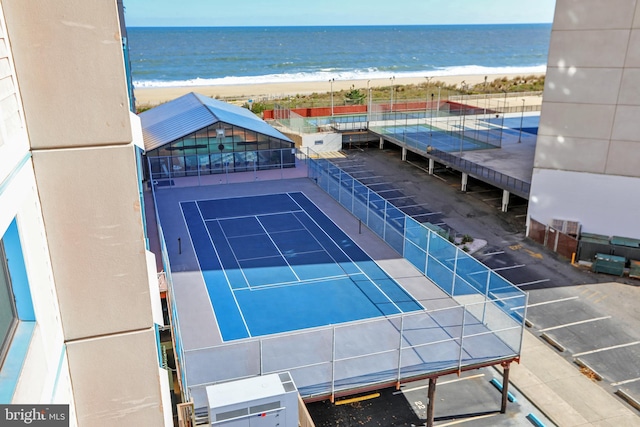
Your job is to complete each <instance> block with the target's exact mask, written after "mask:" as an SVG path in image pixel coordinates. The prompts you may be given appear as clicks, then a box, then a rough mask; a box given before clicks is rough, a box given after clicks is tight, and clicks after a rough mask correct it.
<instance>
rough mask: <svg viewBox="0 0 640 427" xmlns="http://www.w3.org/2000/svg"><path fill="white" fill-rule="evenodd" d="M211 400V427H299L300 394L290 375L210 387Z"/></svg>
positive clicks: (244, 380) (208, 396) (209, 395)
mask: <svg viewBox="0 0 640 427" xmlns="http://www.w3.org/2000/svg"><path fill="white" fill-rule="evenodd" d="M207 400H208V403H209V425H211V426H216V427H297V426H298V390H297V388H296V386H295V384H294V383H293V380H292V379H291V375H289V373H288V372H283V373H280V374H270V375H265V376H261V377H254V378H247V379H243V380H238V381H232V382H228V383H222V384H216V385H211V386H208V387H207Z"/></svg>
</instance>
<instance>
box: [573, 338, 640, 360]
mask: <svg viewBox="0 0 640 427" xmlns="http://www.w3.org/2000/svg"><path fill="white" fill-rule="evenodd" d="M638 344H640V341H634V342H629V343H626V344H618V345H612V346H609V347H603V348H598V349H595V350H591V351H583V352H582V353H575V354H572V355H571V357H579V356H585V355H587V354H593V353H600V352H601V351H607V350H615V349H616V348H624V347H631V346H632V345H638Z"/></svg>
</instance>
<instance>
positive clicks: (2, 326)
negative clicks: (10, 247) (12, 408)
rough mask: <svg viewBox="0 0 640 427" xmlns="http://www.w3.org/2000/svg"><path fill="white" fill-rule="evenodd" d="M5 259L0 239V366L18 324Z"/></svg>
mask: <svg viewBox="0 0 640 427" xmlns="http://www.w3.org/2000/svg"><path fill="white" fill-rule="evenodd" d="M6 260H7V256H6V255H5V251H4V244H3V242H2V240H0V344H2V347H0V367H2V364H3V362H4V358H5V356H6V354H7V350H8V349H9V344H10V343H11V338H13V333H14V332H15V330H16V326H17V325H18V314H17V312H16V304H15V301H14V298H13V290H12V288H11V280H10V278H9V268H8V267H7V262H6Z"/></svg>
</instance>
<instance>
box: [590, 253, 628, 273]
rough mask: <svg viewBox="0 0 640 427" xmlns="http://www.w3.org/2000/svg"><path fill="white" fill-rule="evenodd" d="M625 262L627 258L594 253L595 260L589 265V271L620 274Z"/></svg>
mask: <svg viewBox="0 0 640 427" xmlns="http://www.w3.org/2000/svg"><path fill="white" fill-rule="evenodd" d="M626 263H627V259H626V258H624V257H621V256H615V255H607V254H596V258H595V261H594V262H593V264H592V265H591V271H593V272H594V273H606V274H613V275H616V276H622V275H623V274H624V266H625V264H626Z"/></svg>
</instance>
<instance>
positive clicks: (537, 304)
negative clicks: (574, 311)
mask: <svg viewBox="0 0 640 427" xmlns="http://www.w3.org/2000/svg"><path fill="white" fill-rule="evenodd" d="M578 298H580V297H577V296H576V297H568V298H560V299H554V300H551V301H543V302H536V303H534V304H527V307H537V306H539V305H546V304H554V303H556V302H564V301H571V300H574V299H578Z"/></svg>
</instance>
